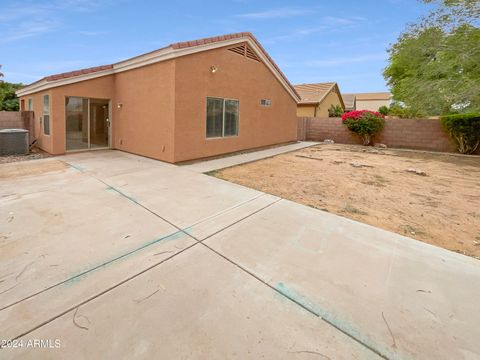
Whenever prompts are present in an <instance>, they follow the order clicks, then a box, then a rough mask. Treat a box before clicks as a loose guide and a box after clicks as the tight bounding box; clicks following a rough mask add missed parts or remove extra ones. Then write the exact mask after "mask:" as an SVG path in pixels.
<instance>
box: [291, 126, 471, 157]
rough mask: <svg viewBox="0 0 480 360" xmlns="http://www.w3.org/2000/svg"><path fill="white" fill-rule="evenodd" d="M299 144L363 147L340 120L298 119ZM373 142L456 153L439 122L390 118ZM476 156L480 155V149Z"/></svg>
mask: <svg viewBox="0 0 480 360" xmlns="http://www.w3.org/2000/svg"><path fill="white" fill-rule="evenodd" d="M298 122H299V127H300V126H301V127H304V128H305V130H304V132H303V133H299V136H300V137H301V136H303V139H302V138H299V140H305V139H306V140H312V141H323V140H325V139H332V140H334V141H335V142H336V143H342V144H361V141H360V139H359V138H358V137H357V136H356V135H355V134H353V133H351V132H350V131H349V130H348V129H347V127H346V126H344V125H343V124H342V119H340V118H299V119H298ZM374 142H376V143H383V144H385V145H387V146H389V147H393V148H407V149H418V150H430V151H444V152H456V149H455V145H454V143H453V142H452V141H451V140H450V138H449V137H448V135H447V134H446V133H445V131H444V130H443V128H442V126H441V124H440V121H439V120H438V119H396V118H387V119H386V120H385V127H384V129H383V130H382V132H381V133H380V134H379V135H378V136H376V137H375V139H374ZM476 154H480V147H479V148H478V149H477V151H476Z"/></svg>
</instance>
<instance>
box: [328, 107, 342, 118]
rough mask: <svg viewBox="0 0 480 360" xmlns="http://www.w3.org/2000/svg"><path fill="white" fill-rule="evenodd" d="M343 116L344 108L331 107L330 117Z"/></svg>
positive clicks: (329, 110)
mask: <svg viewBox="0 0 480 360" xmlns="http://www.w3.org/2000/svg"><path fill="white" fill-rule="evenodd" d="M342 114H343V108H342V107H341V106H340V105H333V104H332V105H331V106H330V108H329V109H328V116H329V117H340V116H342Z"/></svg>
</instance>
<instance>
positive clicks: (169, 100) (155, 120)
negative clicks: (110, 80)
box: [112, 60, 175, 162]
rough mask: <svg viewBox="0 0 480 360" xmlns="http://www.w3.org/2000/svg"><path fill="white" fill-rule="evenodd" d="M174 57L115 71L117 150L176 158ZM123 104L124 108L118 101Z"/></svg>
mask: <svg viewBox="0 0 480 360" xmlns="http://www.w3.org/2000/svg"><path fill="white" fill-rule="evenodd" d="M174 75H175V60H169V61H164V62H160V63H156V64H153V65H149V66H144V67H141V68H137V69H134V70H129V71H126V72H121V73H118V74H116V75H115V76H116V78H115V92H116V95H115V101H114V106H112V112H113V122H114V123H113V129H114V135H113V142H112V145H113V147H115V148H116V149H119V150H124V151H128V152H131V153H135V154H138V155H143V156H148V157H151V158H155V159H158V160H163V161H168V162H173V161H174V142H173V132H174V109H175V104H174V101H175V77H174ZM119 103H122V104H123V106H122V107H121V109H118V108H117V104H119Z"/></svg>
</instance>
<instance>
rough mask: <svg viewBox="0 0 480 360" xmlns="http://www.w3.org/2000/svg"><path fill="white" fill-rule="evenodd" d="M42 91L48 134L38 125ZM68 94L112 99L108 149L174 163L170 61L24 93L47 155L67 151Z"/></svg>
mask: <svg viewBox="0 0 480 360" xmlns="http://www.w3.org/2000/svg"><path fill="white" fill-rule="evenodd" d="M45 94H50V135H45V134H44V132H43V128H42V126H41V124H40V117H41V116H42V115H43V95H45ZM68 96H77V97H84V98H92V99H106V100H110V112H111V116H110V120H111V127H112V128H111V146H112V148H117V149H120V150H124V151H128V152H132V153H135V154H139V155H144V156H148V157H152V158H156V159H159V160H165V161H170V162H173V115H174V61H173V60H172V61H166V62H161V63H158V64H154V65H149V66H145V67H141V68H138V69H134V70H130V71H126V72H122V73H119V74H115V75H108V76H102V77H99V78H95V79H91V80H86V81H82V82H78V83H73V84H69V85H65V86H59V87H55V88H52V89H50V90H48V91H45V92H39V93H35V94H32V95H27V96H24V97H22V98H21V99H22V100H23V99H24V100H25V104H28V99H29V98H32V99H33V108H34V116H35V120H34V127H35V131H34V132H35V134H36V137H37V138H38V142H37V145H38V146H39V147H40V148H41V149H43V150H45V151H47V152H49V153H51V154H56V155H57V154H63V153H65V142H66V139H65V98H66V97H68ZM119 103H122V104H123V106H122V107H121V108H120V109H119V108H117V105H118V104H119Z"/></svg>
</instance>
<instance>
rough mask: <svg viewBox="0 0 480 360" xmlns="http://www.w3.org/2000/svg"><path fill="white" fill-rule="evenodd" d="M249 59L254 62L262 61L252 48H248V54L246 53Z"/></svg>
mask: <svg viewBox="0 0 480 360" xmlns="http://www.w3.org/2000/svg"><path fill="white" fill-rule="evenodd" d="M246 55H247V57H248V58H250V59H252V60H256V61H260V59H259V58H258V57H257V55H256V54H255V52H254V51H253V50H252V49H250V46H247V53H246Z"/></svg>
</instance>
